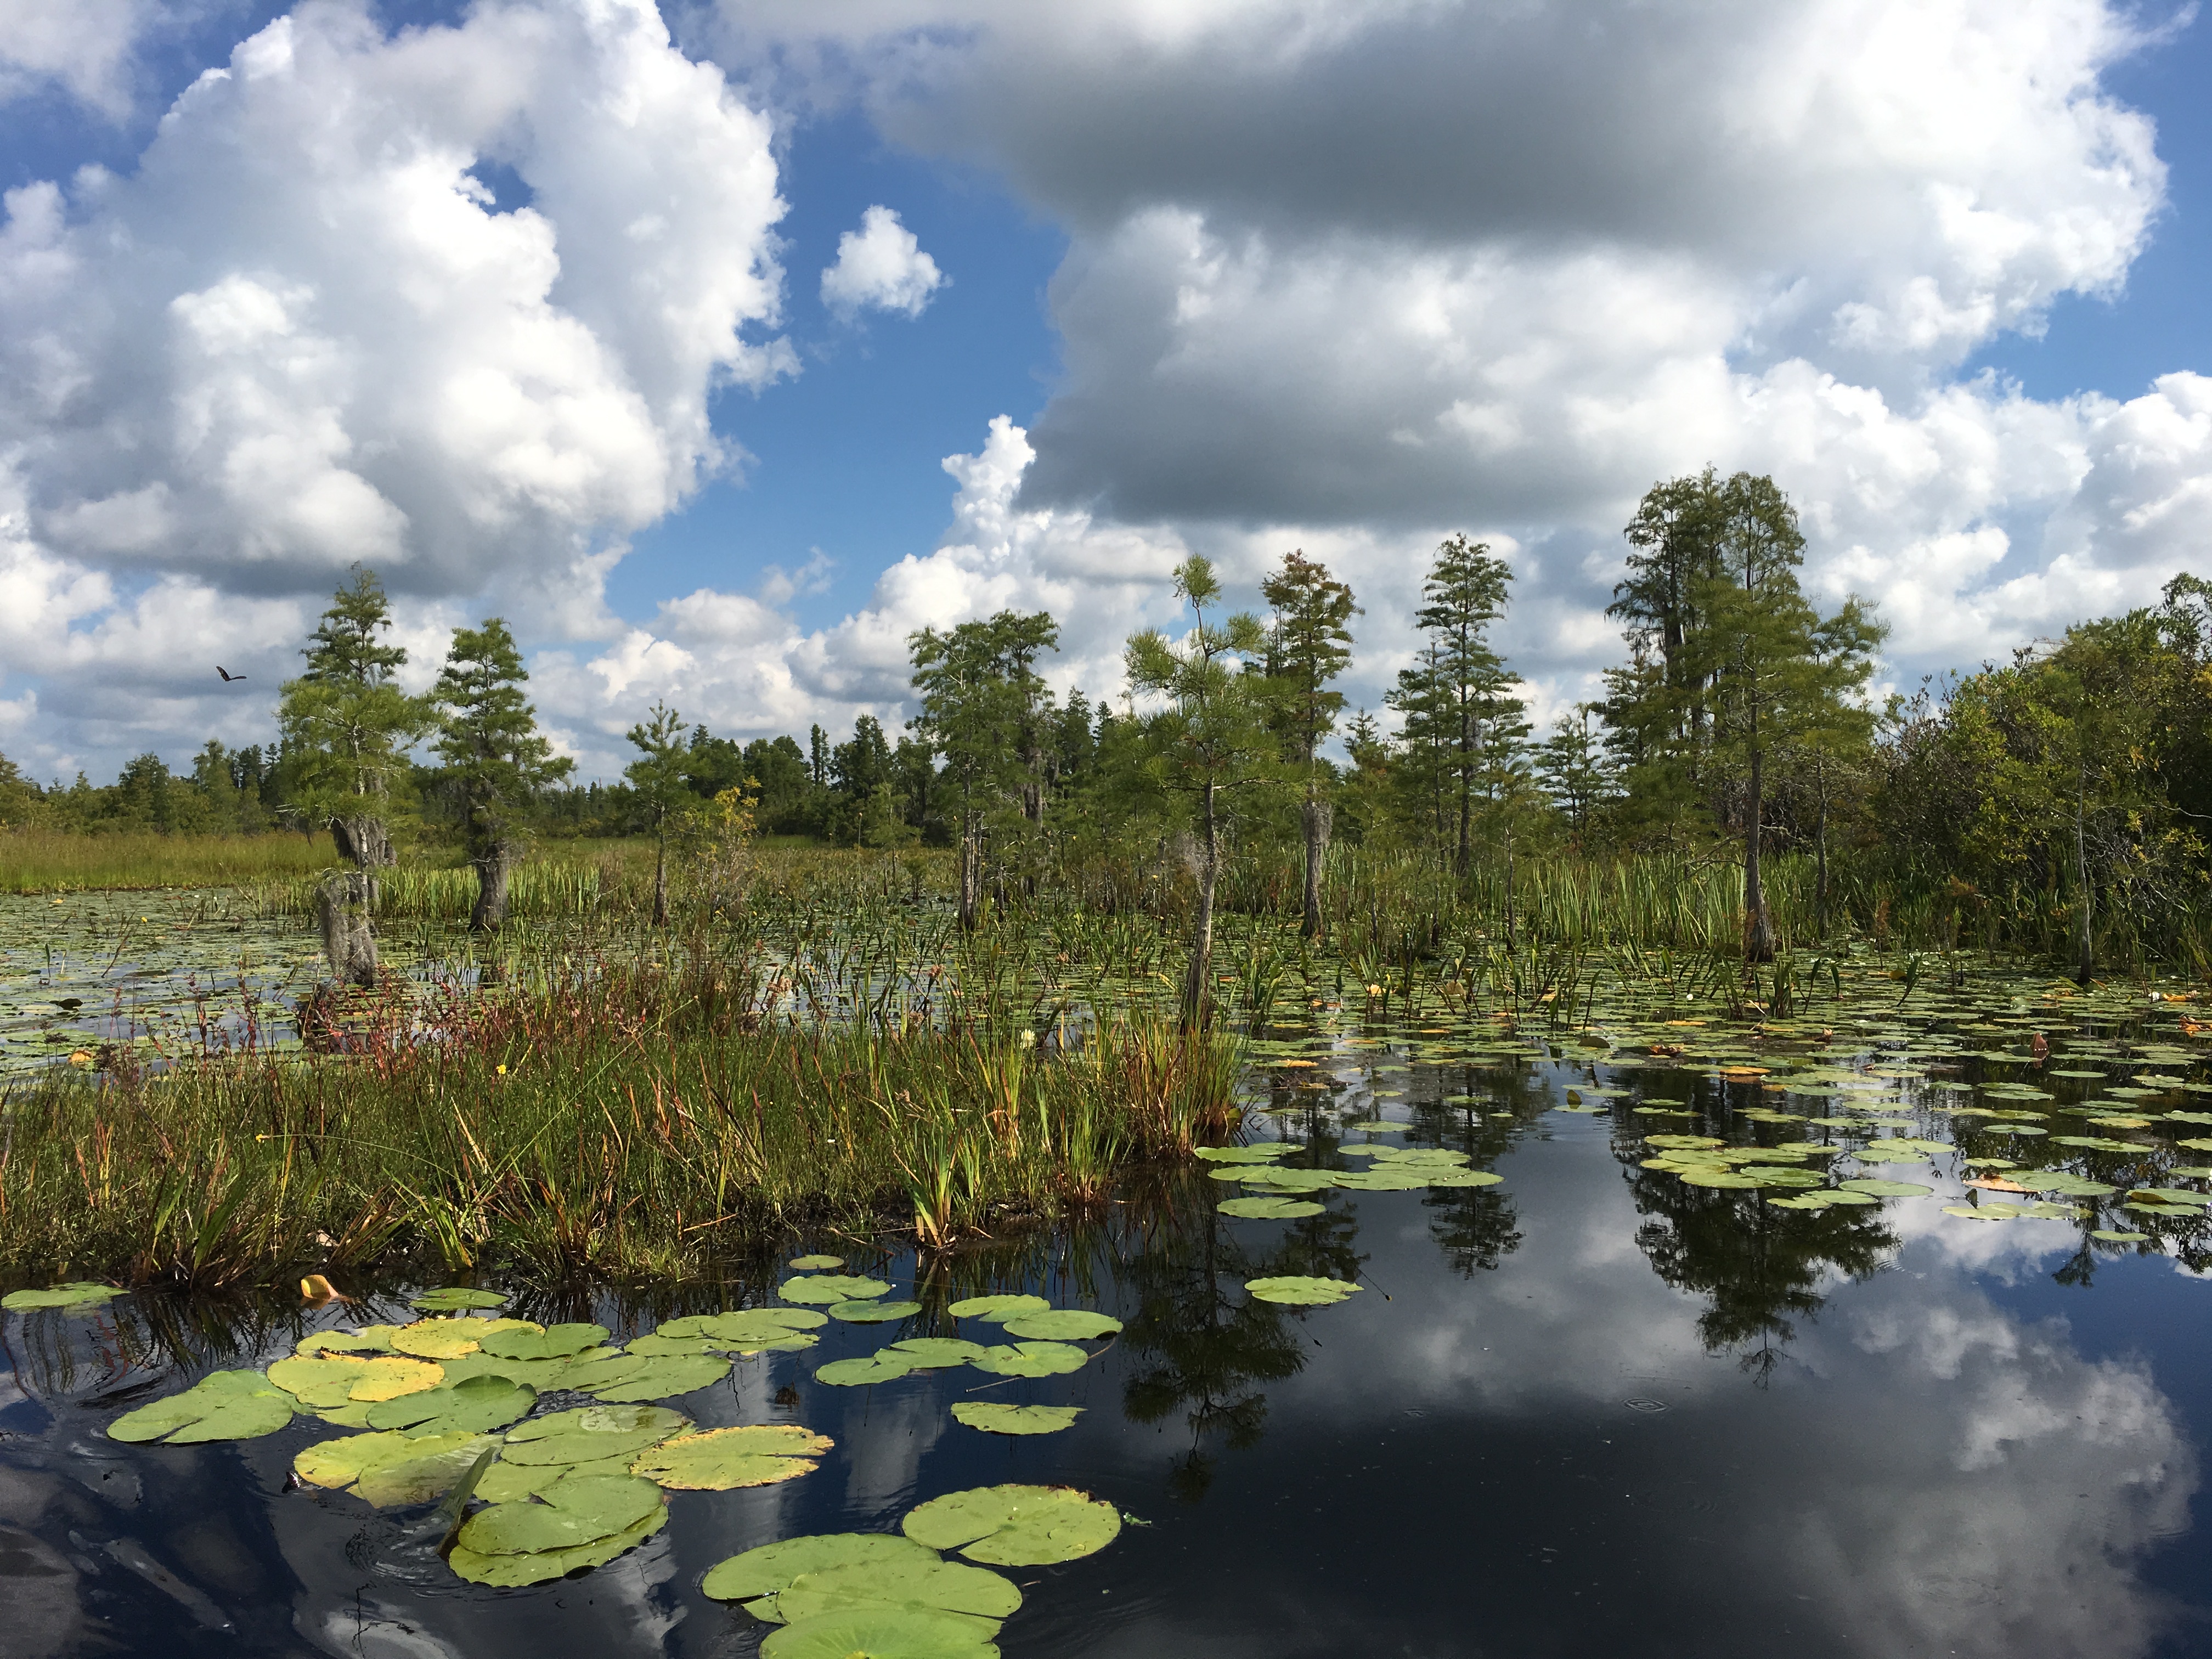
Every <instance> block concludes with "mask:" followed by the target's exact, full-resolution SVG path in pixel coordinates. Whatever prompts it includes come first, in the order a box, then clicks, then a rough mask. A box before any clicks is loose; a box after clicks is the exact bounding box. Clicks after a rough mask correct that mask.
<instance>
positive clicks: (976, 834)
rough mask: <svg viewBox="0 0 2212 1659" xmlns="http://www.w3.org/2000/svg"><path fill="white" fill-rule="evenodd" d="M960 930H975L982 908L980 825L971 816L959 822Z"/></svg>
mask: <svg viewBox="0 0 2212 1659" xmlns="http://www.w3.org/2000/svg"><path fill="white" fill-rule="evenodd" d="M959 906H960V931H961V932H962V933H974V932H975V923H976V920H977V913H978V912H979V911H981V909H982V908H983V835H982V827H981V825H980V824H978V823H976V822H975V818H974V817H972V816H963V817H962V819H961V823H960V897H959Z"/></svg>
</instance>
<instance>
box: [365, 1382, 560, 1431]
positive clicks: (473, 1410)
mask: <svg viewBox="0 0 2212 1659" xmlns="http://www.w3.org/2000/svg"><path fill="white" fill-rule="evenodd" d="M537 1403H538V1390H537V1389H532V1388H530V1387H529V1386H527V1385H526V1384H524V1383H510V1382H509V1381H507V1378H505V1377H503V1376H471V1377H467V1378H465V1379H464V1380H462V1381H461V1382H459V1383H441V1384H440V1385H439V1386H438V1387H436V1388H435V1389H423V1390H422V1392H421V1393H420V1394H410V1395H401V1396H400V1397H399V1398H398V1399H397V1400H386V1401H380V1402H379V1403H378V1404H376V1405H373V1406H371V1407H369V1408H368V1426H369V1427H370V1428H372V1429H408V1430H411V1431H414V1432H415V1433H416V1434H418V1435H420V1434H453V1433H468V1434H486V1433H489V1431H492V1430H494V1429H503V1428H505V1427H507V1425H508V1424H510V1423H519V1422H520V1421H521V1420H522V1419H524V1418H526V1417H527V1416H529V1415H530V1411H531V1407H533V1406H535V1405H536V1404H537Z"/></svg>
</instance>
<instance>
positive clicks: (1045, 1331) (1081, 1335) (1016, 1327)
mask: <svg viewBox="0 0 2212 1659" xmlns="http://www.w3.org/2000/svg"><path fill="white" fill-rule="evenodd" d="M1003 1328H1004V1329H1005V1331H1006V1334H1007V1335H1008V1336H1023V1337H1037V1338H1040V1339H1042V1340H1046V1341H1050V1342H1095V1341H1097V1340H1098V1339H1099V1338H1100V1337H1102V1336H1112V1335H1114V1334H1116V1333H1117V1332H1119V1331H1120V1330H1121V1321H1120V1320H1118V1319H1113V1318H1109V1316H1106V1315H1105V1314H1103V1313H1093V1312H1091V1310H1089V1309H1087V1308H1052V1309H1048V1310H1046V1311H1045V1312H1043V1313H1024V1314H1016V1315H1014V1316H1013V1317H1012V1318H1011V1319H1008V1320H1007V1321H1006V1322H1005V1324H1004V1327H1003Z"/></svg>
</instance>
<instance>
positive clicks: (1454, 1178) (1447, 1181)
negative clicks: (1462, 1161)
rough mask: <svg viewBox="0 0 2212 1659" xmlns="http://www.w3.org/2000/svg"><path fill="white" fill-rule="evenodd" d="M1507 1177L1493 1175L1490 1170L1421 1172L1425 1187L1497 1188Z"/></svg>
mask: <svg viewBox="0 0 2212 1659" xmlns="http://www.w3.org/2000/svg"><path fill="white" fill-rule="evenodd" d="M1504 1179H1505V1177H1504V1176H1502V1175H1493V1174H1492V1172H1491V1171H1489V1170H1456V1169H1444V1168H1441V1167H1434V1166H1432V1167H1431V1168H1429V1169H1426V1170H1423V1171H1422V1172H1421V1184H1422V1185H1423V1186H1425V1187H1495V1186H1496V1185H1498V1182H1501V1181H1503V1180H1504Z"/></svg>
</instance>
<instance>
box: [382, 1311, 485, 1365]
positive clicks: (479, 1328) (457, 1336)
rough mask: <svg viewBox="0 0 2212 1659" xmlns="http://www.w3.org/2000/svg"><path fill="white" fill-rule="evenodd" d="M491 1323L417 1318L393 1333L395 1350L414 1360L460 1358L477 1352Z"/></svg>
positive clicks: (473, 1320)
mask: <svg viewBox="0 0 2212 1659" xmlns="http://www.w3.org/2000/svg"><path fill="white" fill-rule="evenodd" d="M488 1324H489V1321H486V1320H482V1319H418V1320H416V1322H414V1323H413V1324H411V1325H402V1326H401V1327H400V1328H398V1330H396V1331H394V1332H392V1352H394V1353H404V1354H406V1355H408V1356H409V1357H410V1358H415V1359H438V1360H445V1359H459V1358H460V1357H461V1356H462V1355H463V1354H465V1353H474V1352H476V1351H477V1346H478V1345H479V1343H481V1342H482V1340H483V1337H484V1335H485V1334H486V1333H485V1327H486V1326H487V1325H488Z"/></svg>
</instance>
